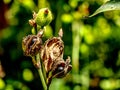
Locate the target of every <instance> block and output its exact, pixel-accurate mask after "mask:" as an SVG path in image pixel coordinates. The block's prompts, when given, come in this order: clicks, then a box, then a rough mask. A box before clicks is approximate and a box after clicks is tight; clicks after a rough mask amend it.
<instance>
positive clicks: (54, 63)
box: [22, 8, 72, 85]
mask: <svg viewBox="0 0 120 90" xmlns="http://www.w3.org/2000/svg"><path fill="white" fill-rule="evenodd" d="M44 14H45V15H44ZM47 14H48V15H47ZM45 17H46V18H45ZM51 19H52V18H51V12H50V11H49V10H48V9H47V8H44V9H42V10H40V11H39V12H38V14H36V13H35V12H34V14H33V19H31V20H29V23H30V25H32V26H33V27H34V28H35V29H36V28H37V25H41V26H42V27H43V26H45V25H47V24H49V23H50V21H51ZM37 31H38V30H37ZM43 34H44V29H43V28H42V29H41V30H39V31H38V32H37V34H35V35H28V36H26V37H24V38H23V40H22V48H23V51H24V54H25V55H26V56H30V57H32V59H33V64H34V65H35V66H36V67H37V68H38V69H39V68H43V69H44V70H45V78H46V80H45V81H46V82H47V85H50V83H51V80H52V78H54V77H56V78H61V77H64V76H65V75H66V74H67V73H68V72H69V71H70V70H71V69H72V65H70V57H69V56H68V58H67V59H66V60H64V59H63V54H64V42H63V41H62V36H63V31H62V29H60V30H59V33H58V37H52V38H50V39H48V40H46V41H45V42H44V43H43V41H42V36H43ZM36 55H39V59H40V60H39V61H40V62H37V60H36V59H35V58H33V57H36ZM39 63H41V64H43V65H41V66H39V65H40V64H39Z"/></svg>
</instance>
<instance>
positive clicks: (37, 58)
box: [36, 54, 48, 90]
mask: <svg viewBox="0 0 120 90" xmlns="http://www.w3.org/2000/svg"><path fill="white" fill-rule="evenodd" d="M36 60H37V63H39V64H40V68H38V73H39V75H40V79H41V82H42V85H43V88H44V90H48V88H47V84H46V78H45V76H44V74H43V70H42V64H41V61H40V55H39V54H37V55H36Z"/></svg>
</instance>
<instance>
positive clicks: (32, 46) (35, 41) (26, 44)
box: [22, 30, 43, 56]
mask: <svg viewBox="0 0 120 90" xmlns="http://www.w3.org/2000/svg"><path fill="white" fill-rule="evenodd" d="M42 35H43V30H41V31H40V32H39V33H38V34H37V35H28V36H26V37H24V38H23V40H22V48H23V51H24V54H25V55H26V56H35V55H36V54H37V53H39V51H40V49H41V47H42V39H41V37H42Z"/></svg>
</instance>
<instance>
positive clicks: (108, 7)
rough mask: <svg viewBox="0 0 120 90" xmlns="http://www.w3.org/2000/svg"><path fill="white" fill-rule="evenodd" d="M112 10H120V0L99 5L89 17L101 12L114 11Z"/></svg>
mask: <svg viewBox="0 0 120 90" xmlns="http://www.w3.org/2000/svg"><path fill="white" fill-rule="evenodd" d="M112 10H120V1H119V0H116V1H108V2H106V3H105V4H103V5H102V6H101V7H99V8H98V9H97V10H96V11H95V12H94V13H93V14H92V15H90V16H88V17H93V16H95V15H97V14H99V13H101V12H105V11H112Z"/></svg>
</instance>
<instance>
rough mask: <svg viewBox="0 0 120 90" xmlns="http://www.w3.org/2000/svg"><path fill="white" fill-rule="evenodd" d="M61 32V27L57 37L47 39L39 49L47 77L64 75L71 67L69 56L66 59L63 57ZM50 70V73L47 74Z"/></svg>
mask: <svg viewBox="0 0 120 90" xmlns="http://www.w3.org/2000/svg"><path fill="white" fill-rule="evenodd" d="M61 34H63V32H62V29H61V30H60V32H59V37H53V38H51V39H48V40H47V41H46V42H45V44H44V46H43V48H42V50H41V59H42V60H43V63H44V66H45V70H46V74H47V77H48V78H51V77H57V78H60V77H64V76H65V75H66V74H67V73H68V72H69V71H70V70H71V69H72V66H71V65H70V57H68V59H67V60H66V61H64V59H63V53H64V52H63V51H64V43H63V41H62V39H61V38H62V36H63V35H61ZM51 72H52V75H51V76H49V73H51Z"/></svg>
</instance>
